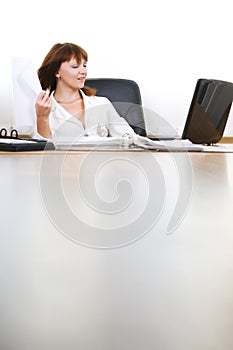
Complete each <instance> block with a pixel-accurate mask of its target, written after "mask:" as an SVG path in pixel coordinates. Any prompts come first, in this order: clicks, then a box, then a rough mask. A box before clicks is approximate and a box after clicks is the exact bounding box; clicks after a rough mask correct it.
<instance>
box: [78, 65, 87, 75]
mask: <svg viewBox="0 0 233 350" xmlns="http://www.w3.org/2000/svg"><path fill="white" fill-rule="evenodd" d="M79 72H80V73H81V74H86V73H87V68H86V67H84V66H81V67H80V71H79Z"/></svg>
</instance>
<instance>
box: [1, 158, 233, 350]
mask: <svg viewBox="0 0 233 350" xmlns="http://www.w3.org/2000/svg"><path fill="white" fill-rule="evenodd" d="M0 168H1V236H0V237H1V242H0V262H1V263H0V276H1V289H0V297H1V299H0V300H1V304H0V305H1V307H0V308H1V310H0V320H1V322H0V348H1V349H3V350H6V349H10V350H32V349H33V350H42V349H43V350H55V349H56V350H77V349H80V350H105V349H106V350H112V349H114V350H118V349H119V350H125V349H127V350H142V349H143V350H144V349H145V350H155V349H156V350H197V349H198V350H219V349H221V350H232V348H233V337H232V328H233V278H232V276H233V216H232V213H233V209H232V208H233V154H218V153H217V154H216V153H214V154H212V153H209V154H205V153H190V154H183V153H176V155H175V158H174V154H171V153H159V152H158V153H151V152H133V153H130V152H115V153H114V152H106V153H104V152H97V153H95V154H94V153H93V154H91V153H85V152H80V153H78V152H76V153H72V154H65V153H57V152H51V153H49V152H48V153H46V155H45V154H43V153H37V154H24V153H21V154H2V155H0ZM148 203H149V204H150V205H149V206H147V204H148ZM177 203H179V205H178V206H177ZM174 212H175V215H174ZM135 222H136V224H135ZM74 226H75V229H74Z"/></svg>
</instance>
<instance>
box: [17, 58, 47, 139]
mask: <svg viewBox="0 0 233 350" xmlns="http://www.w3.org/2000/svg"><path fill="white" fill-rule="evenodd" d="M12 84H13V111H14V118H13V124H14V125H12V126H13V127H14V128H16V129H17V130H18V132H19V134H30V132H31V131H32V130H33V129H35V126H36V111H35V102H36V98H37V96H38V94H39V93H40V91H41V90H42V88H41V85H40V81H39V79H38V76H37V72H36V69H35V68H34V67H33V64H32V61H31V59H30V58H28V57H12Z"/></svg>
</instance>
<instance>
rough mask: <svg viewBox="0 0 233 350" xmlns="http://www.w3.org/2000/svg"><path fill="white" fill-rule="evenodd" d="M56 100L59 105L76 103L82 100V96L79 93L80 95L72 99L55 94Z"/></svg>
mask: <svg viewBox="0 0 233 350" xmlns="http://www.w3.org/2000/svg"><path fill="white" fill-rule="evenodd" d="M54 98H55V99H56V101H57V102H58V103H74V102H77V101H79V100H81V99H82V96H81V94H80V93H79V92H78V95H76V96H72V97H71V98H69V97H68V96H67V97H63V96H62V95H59V94H54Z"/></svg>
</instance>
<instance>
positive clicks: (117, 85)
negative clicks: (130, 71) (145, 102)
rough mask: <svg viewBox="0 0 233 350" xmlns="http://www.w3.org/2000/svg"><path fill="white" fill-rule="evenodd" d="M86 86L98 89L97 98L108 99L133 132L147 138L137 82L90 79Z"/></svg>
mask: <svg viewBox="0 0 233 350" xmlns="http://www.w3.org/2000/svg"><path fill="white" fill-rule="evenodd" d="M85 85H86V86H89V87H92V88H94V89H96V96H104V97H107V98H108V99H109V100H110V101H111V102H112V104H113V106H114V107H115V109H116V110H117V112H118V113H119V115H120V116H121V117H123V118H125V119H126V120H127V122H128V123H129V125H130V126H131V127H132V128H133V130H134V131H135V132H136V133H137V134H139V135H141V136H146V128H145V120H144V114H143V108H142V100H141V93H140V89H139V87H138V85H137V83H136V82H135V81H133V80H128V79H118V78H90V79H87V80H86V83H85Z"/></svg>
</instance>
